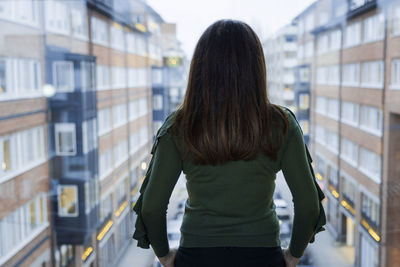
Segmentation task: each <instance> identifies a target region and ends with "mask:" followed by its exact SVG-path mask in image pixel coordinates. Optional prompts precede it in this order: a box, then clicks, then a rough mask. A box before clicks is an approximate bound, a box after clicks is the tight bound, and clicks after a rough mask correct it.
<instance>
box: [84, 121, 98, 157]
mask: <svg viewBox="0 0 400 267" xmlns="http://www.w3.org/2000/svg"><path fill="white" fill-rule="evenodd" d="M82 142H83V145H82V147H83V148H82V149H83V153H84V154H86V153H88V152H89V151H91V150H93V149H95V148H97V127H96V118H93V119H90V120H87V121H84V122H83V123H82Z"/></svg>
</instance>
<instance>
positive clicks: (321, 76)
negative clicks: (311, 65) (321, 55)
mask: <svg viewBox="0 0 400 267" xmlns="http://www.w3.org/2000/svg"><path fill="white" fill-rule="evenodd" d="M327 83H328V67H326V66H322V67H317V84H321V85H322V84H327Z"/></svg>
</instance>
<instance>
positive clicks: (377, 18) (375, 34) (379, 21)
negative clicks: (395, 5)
mask: <svg viewBox="0 0 400 267" xmlns="http://www.w3.org/2000/svg"><path fill="white" fill-rule="evenodd" d="M383 34H384V15H383V13H380V14H376V15H373V16H372V17H369V18H366V19H365V20H364V43H366V42H373V41H377V40H382V39H383Z"/></svg>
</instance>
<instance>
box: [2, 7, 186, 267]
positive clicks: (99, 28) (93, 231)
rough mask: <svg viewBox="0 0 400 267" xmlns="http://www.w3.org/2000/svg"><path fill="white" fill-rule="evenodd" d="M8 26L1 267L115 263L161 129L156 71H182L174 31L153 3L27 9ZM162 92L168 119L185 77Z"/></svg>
mask: <svg viewBox="0 0 400 267" xmlns="http://www.w3.org/2000/svg"><path fill="white" fill-rule="evenodd" d="M164 24H165V25H170V28H173V30H170V29H169V28H168V27H166V26H165V25H164ZM0 29H1V32H0V114H1V115H0V162H1V168H0V198H1V200H0V201H1V205H0V266H32V267H36V266H40V267H46V266H60V267H61V266H107V267H108V266H115V264H116V262H117V261H118V260H119V258H120V257H121V254H122V253H124V249H125V248H126V247H127V246H128V245H129V243H130V241H131V239H132V237H131V235H132V234H133V229H134V227H133V222H134V219H135V217H134V216H135V215H134V213H133V212H132V211H131V207H132V206H133V205H134V203H135V200H136V198H137V194H138V188H139V187H140V184H141V182H142V177H143V175H144V171H145V170H146V168H147V163H148V161H149V160H150V156H149V155H150V153H149V152H150V148H151V146H152V143H153V138H152V136H153V133H155V132H156V131H157V129H158V128H157V129H154V128H153V127H159V126H161V125H160V124H153V112H152V110H153V104H152V102H153V101H154V98H153V89H152V76H154V75H152V69H153V68H154V69H156V68H160V69H166V70H168V68H172V67H174V70H178V69H179V70H182V68H183V67H182V64H181V62H183V58H184V55H183V53H182V50H180V49H179V45H175V46H173V45H171V44H170V43H171V42H172V43H174V42H175V43H176V44H178V43H179V42H178V41H177V39H176V31H175V26H174V25H173V24H167V23H165V22H164V21H163V19H162V18H161V16H160V15H159V14H157V13H156V12H155V11H154V10H153V9H152V8H151V7H150V6H149V5H148V4H147V3H146V2H145V1H136V0H131V1H123V0H74V1H65V0H62V1H61V0H49V1H37V0H24V1H1V2H0ZM166 36H167V37H168V38H166ZM163 42H167V43H168V45H167V44H163ZM165 47H167V48H168V49H166V48H165ZM171 47H172V48H171ZM173 57H175V58H176V62H178V59H179V64H177V63H173V64H171V62H174V61H173ZM176 66H179V67H176ZM163 84H164V85H165V87H166V88H167V89H168V90H167V92H166V94H167V95H168V97H166V98H165V100H164V101H166V102H165V105H166V106H168V107H171V108H169V109H167V110H166V113H165V114H164V117H165V116H166V115H168V112H171V111H172V109H173V107H175V105H176V102H180V97H182V94H183V93H182V86H184V85H185V81H184V76H183V75H182V74H180V75H178V74H176V75H175V76H174V81H173V82H171V81H167V82H165V83H163ZM175 88H178V89H179V91H178V92H177V93H175V91H174V90H172V89H175ZM171 91H173V92H174V93H171ZM171 95H172V96H173V97H171ZM169 101H172V102H171V104H170V103H169ZM155 102H156V103H158V102H157V101H155ZM161 120H162V118H161Z"/></svg>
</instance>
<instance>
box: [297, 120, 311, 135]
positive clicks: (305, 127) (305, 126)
mask: <svg viewBox="0 0 400 267" xmlns="http://www.w3.org/2000/svg"><path fill="white" fill-rule="evenodd" d="M299 124H300V127H301V129H302V131H303V134H304V135H308V134H309V133H310V129H309V121H308V120H299Z"/></svg>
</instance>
